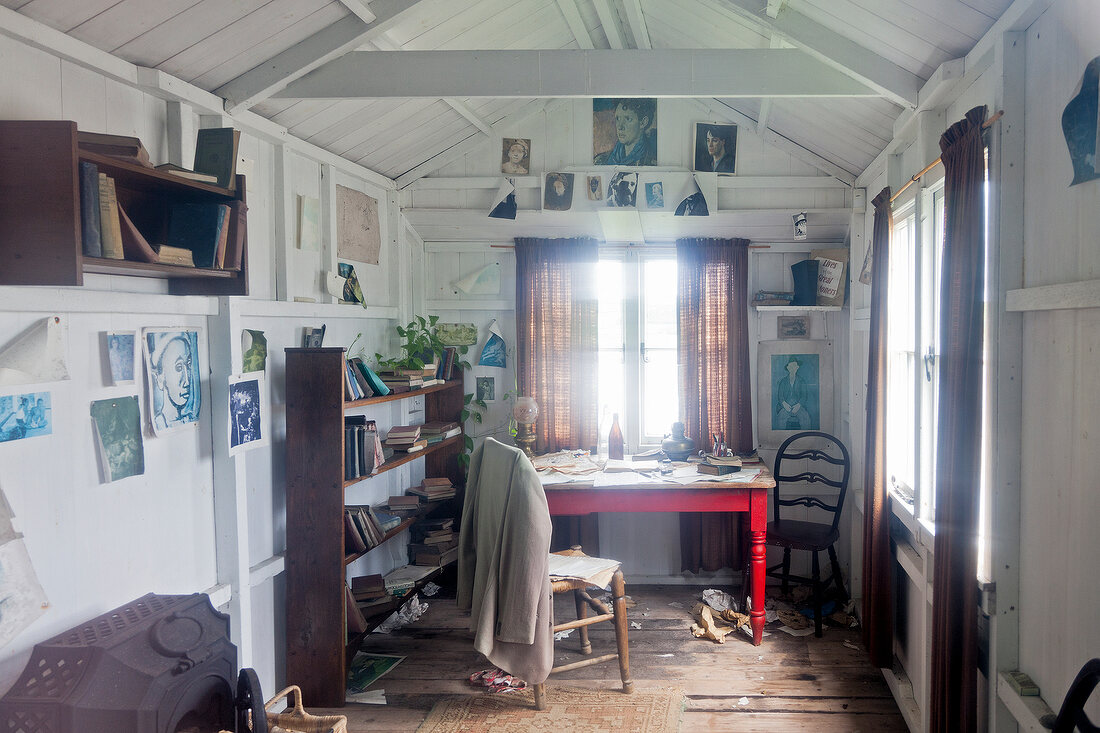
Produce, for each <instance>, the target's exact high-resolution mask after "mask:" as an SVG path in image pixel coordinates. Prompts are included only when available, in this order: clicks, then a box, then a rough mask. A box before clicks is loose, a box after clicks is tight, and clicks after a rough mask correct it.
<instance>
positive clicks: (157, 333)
mask: <svg viewBox="0 0 1100 733" xmlns="http://www.w3.org/2000/svg"><path fill="white" fill-rule="evenodd" d="M142 341H143V344H142V345H143V346H144V349H145V359H146V370H145V371H146V375H147V384H148V387H149V411H150V412H149V422H150V423H151V424H152V426H153V433H154V434H156V435H161V434H163V433H166V432H171V431H173V430H179V429H181V428H186V427H191V426H194V425H196V424H197V423H198V420H199V410H200V408H201V407H202V389H201V382H200V379H199V375H200V374H201V373H202V372H201V370H200V368H199V367H200V365H199V332H198V331H197V330H187V329H170V328H146V329H143V331H142Z"/></svg>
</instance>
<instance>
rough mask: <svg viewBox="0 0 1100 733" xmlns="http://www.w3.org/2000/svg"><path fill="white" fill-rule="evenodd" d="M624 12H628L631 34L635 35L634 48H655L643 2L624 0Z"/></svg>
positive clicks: (627, 17)
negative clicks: (646, 20) (646, 22)
mask: <svg viewBox="0 0 1100 733" xmlns="http://www.w3.org/2000/svg"><path fill="white" fill-rule="evenodd" d="M623 10H625V11H626V19H627V22H628V23H630V32H631V33H632V34H633V35H634V48H653V41H652V40H650V38H649V27H648V26H647V25H646V24H645V13H643V12H642V3H641V0H623Z"/></svg>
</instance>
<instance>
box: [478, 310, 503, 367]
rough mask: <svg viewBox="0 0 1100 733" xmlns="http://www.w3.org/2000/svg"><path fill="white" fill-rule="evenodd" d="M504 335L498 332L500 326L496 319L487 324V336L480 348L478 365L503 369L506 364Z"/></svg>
mask: <svg viewBox="0 0 1100 733" xmlns="http://www.w3.org/2000/svg"><path fill="white" fill-rule="evenodd" d="M505 351H506V349H505V345H504V336H502V335H501V333H500V326H498V325H497V322H496V319H493V322H492V323H490V324H489V338H488V339H486V340H485V346H484V347H483V348H482V349H481V358H480V359H478V362H477V364H478V366H488V367H499V368H501V369H503V368H504V367H505V365H506V364H507V355H506V354H505Z"/></svg>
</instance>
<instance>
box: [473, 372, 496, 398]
mask: <svg viewBox="0 0 1100 733" xmlns="http://www.w3.org/2000/svg"><path fill="white" fill-rule="evenodd" d="M496 395H497V378H496V377H478V378H477V399H479V400H482V401H484V402H493V401H494V400H496V398H497V397H496Z"/></svg>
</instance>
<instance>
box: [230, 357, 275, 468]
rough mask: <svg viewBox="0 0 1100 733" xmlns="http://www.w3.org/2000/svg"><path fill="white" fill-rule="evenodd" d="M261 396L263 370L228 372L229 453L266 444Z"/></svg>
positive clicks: (265, 426) (264, 413) (265, 425)
mask: <svg viewBox="0 0 1100 733" xmlns="http://www.w3.org/2000/svg"><path fill="white" fill-rule="evenodd" d="M263 398H264V374H263V372H249V373H248V374H234V375H230V377H229V455H236V454H237V453H240V452H241V451H245V450H251V449H252V448H258V447H259V446H261V445H267V443H268V426H267V410H266V409H264V406H263V404H264V402H263Z"/></svg>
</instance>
